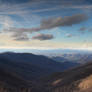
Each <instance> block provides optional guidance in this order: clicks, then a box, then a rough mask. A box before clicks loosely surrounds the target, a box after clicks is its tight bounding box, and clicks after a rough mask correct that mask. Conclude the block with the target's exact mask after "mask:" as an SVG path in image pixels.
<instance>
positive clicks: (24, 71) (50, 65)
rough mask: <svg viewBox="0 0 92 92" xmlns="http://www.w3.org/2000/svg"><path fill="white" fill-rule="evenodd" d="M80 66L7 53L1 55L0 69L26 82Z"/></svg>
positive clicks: (34, 56) (22, 54)
mask: <svg viewBox="0 0 92 92" xmlns="http://www.w3.org/2000/svg"><path fill="white" fill-rule="evenodd" d="M77 65H79V64H78V63H72V62H64V63H60V62H56V61H54V60H52V59H49V58H48V57H45V56H42V55H34V54H31V53H13V52H6V53H1V54H0V67H1V68H2V69H4V70H6V71H9V72H11V73H12V72H14V73H15V74H17V75H19V76H20V77H23V78H24V79H26V80H33V79H38V78H40V77H42V76H45V75H48V74H51V73H53V72H58V71H59V72H60V71H63V70H66V69H69V68H71V67H74V66H77Z"/></svg>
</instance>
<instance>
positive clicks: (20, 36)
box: [12, 33, 29, 41]
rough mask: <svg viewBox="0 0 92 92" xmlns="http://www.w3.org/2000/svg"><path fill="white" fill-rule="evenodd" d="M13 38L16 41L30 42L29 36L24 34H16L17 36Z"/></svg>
mask: <svg viewBox="0 0 92 92" xmlns="http://www.w3.org/2000/svg"><path fill="white" fill-rule="evenodd" d="M12 37H13V38H14V40H16V41H28V40H29V38H28V36H27V34H24V33H23V34H22V35H20V34H17V33H16V34H13V35H12Z"/></svg>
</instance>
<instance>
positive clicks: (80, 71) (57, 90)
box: [42, 63, 92, 92]
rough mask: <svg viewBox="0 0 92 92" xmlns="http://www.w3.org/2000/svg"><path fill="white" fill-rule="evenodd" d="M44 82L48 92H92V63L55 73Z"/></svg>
mask: <svg viewBox="0 0 92 92" xmlns="http://www.w3.org/2000/svg"><path fill="white" fill-rule="evenodd" d="M42 81H43V85H44V86H43V88H44V89H45V90H46V92H92V63H88V64H85V65H83V66H80V67H77V68H74V69H70V70H68V71H65V72H62V73H55V74H53V75H51V76H49V77H48V78H45V79H43V80H42ZM44 92H45V91H44Z"/></svg>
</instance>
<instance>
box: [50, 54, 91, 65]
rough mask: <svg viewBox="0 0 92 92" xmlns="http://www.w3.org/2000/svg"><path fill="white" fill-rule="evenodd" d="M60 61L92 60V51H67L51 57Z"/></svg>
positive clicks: (84, 61)
mask: <svg viewBox="0 0 92 92" xmlns="http://www.w3.org/2000/svg"><path fill="white" fill-rule="evenodd" d="M50 58H51V59H53V60H56V61H58V62H66V61H68V62H76V63H81V64H84V63H87V62H91V60H92V53H66V54H61V55H54V56H51V57H50Z"/></svg>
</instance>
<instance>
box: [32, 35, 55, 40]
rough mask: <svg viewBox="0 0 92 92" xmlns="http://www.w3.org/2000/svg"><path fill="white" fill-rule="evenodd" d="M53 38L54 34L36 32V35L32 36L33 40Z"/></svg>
mask: <svg viewBox="0 0 92 92" xmlns="http://www.w3.org/2000/svg"><path fill="white" fill-rule="evenodd" d="M53 38H54V36H53V35H51V34H38V35H36V36H33V37H32V39H34V40H41V41H42V40H51V39H53Z"/></svg>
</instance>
